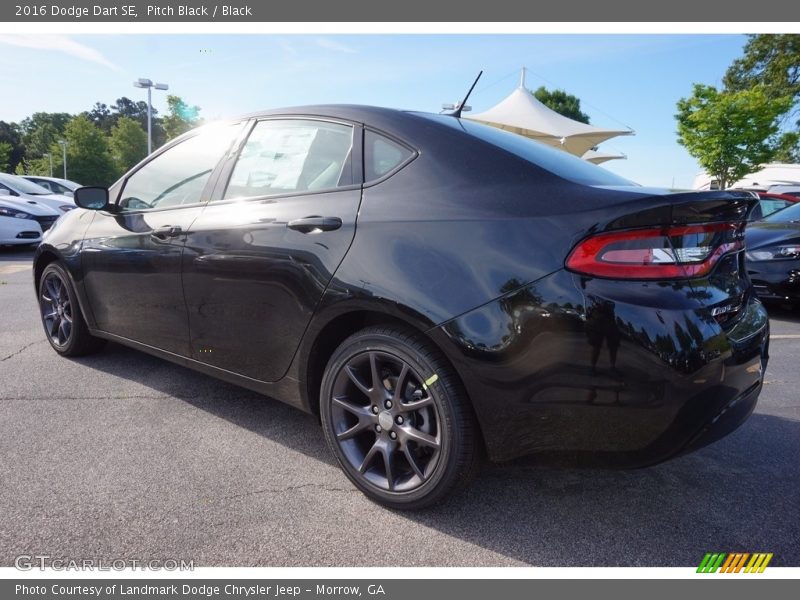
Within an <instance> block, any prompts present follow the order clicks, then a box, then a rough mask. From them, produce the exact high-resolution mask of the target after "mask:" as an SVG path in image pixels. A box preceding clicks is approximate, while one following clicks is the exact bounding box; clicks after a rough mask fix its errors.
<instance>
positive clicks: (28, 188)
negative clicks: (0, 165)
mask: <svg viewBox="0 0 800 600" xmlns="http://www.w3.org/2000/svg"><path fill="white" fill-rule="evenodd" d="M0 183H2V184H4V185H5V186H6V187H8V188H10V189H12V190H14V191H15V192H17V193H19V194H31V195H33V196H41V195H44V194H52V192H51V191H50V190H48V189H46V188H43V187H42V186H40V185H37V184H35V183H33V182H32V181H28V180H27V179H23V178H22V177H15V176H14V175H4V174H0Z"/></svg>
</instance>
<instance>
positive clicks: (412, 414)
mask: <svg viewBox="0 0 800 600" xmlns="http://www.w3.org/2000/svg"><path fill="white" fill-rule="evenodd" d="M375 373H378V375H377V379H378V385H377V386H376V385H375V383H376V382H375V381H374V380H375V378H376V376H375V375H374V374H375ZM379 404H382V405H381V406H378V405H379ZM320 413H321V417H322V425H323V429H324V432H325V438H326V440H327V442H328V446H329V447H330V449H331V451H332V452H333V454H334V456H335V457H336V459H337V460H338V461H339V464H340V466H341V467H342V470H343V471H344V473H345V474H346V475H347V477H348V478H349V479H350V481H352V482H353V483H354V484H355V486H356V487H357V488H358V489H360V490H361V491H362V492H364V494H366V495H367V496H368V497H369V498H371V499H372V500H374V501H375V502H378V503H379V504H382V505H384V506H387V507H390V508H398V509H408V510H413V509H420V508H424V507H427V506H431V505H433V504H435V503H437V502H439V501H441V500H443V499H444V498H445V497H446V496H447V495H448V494H450V493H451V492H453V491H454V490H456V489H457V488H459V487H461V486H463V485H465V484H466V483H467V482H468V481H469V480H470V478H471V477H472V475H473V474H474V472H475V470H476V469H477V467H478V464H479V456H480V453H479V450H480V441H479V434H478V426H477V423H476V420H475V415H474V413H473V410H472V406H471V404H470V402H469V399H468V398H467V395H466V393H465V392H464V389H463V386H462V384H461V382H460V380H459V379H458V377H457V376H456V374H455V373H454V372H453V369H452V367H450V365H449V364H448V363H447V362H446V361H445V360H444V358H443V357H442V356H441V354H440V352H439V351H438V350H437V349H436V348H435V347H434V346H433V345H432V344H431V343H430V342H429V341H428V340H427V339H426V338H424V337H423V336H422V335H421V334H419V333H417V332H415V331H413V330H410V329H406V328H402V327H395V326H376V327H370V328H367V329H364V330H362V331H359V332H358V333H356V334H354V335H352V336H350V337H349V338H347V339H346V340H345V341H344V342H342V344H341V345H340V346H339V347H338V348H337V349H336V351H335V352H334V353H333V356H331V358H330V360H329V361H328V365H327V367H326V369H325V374H324V376H323V378H322V385H321V392H320ZM376 448H377V450H376Z"/></svg>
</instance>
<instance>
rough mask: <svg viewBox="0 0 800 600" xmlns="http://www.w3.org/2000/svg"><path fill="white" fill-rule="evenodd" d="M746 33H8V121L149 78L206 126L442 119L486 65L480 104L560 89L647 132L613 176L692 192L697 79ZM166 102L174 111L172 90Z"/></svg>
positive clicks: (598, 120)
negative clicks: (237, 120)
mask: <svg viewBox="0 0 800 600" xmlns="http://www.w3.org/2000/svg"><path fill="white" fill-rule="evenodd" d="M745 41H746V38H745V37H744V36H739V35H685V36H676V35H587V34H580V35H578V34H576V35H541V34H538V35H407V34H404V35H399V34H398V35H325V36H321V35H287V36H277V35H262V36H254V35H182V34H170V35H134V34H130V35H76V36H61V35H49V36H48V35H25V36H13V35H0V89H2V90H3V93H2V94H0V120H5V121H18V120H20V119H22V118H24V117H25V116H27V115H29V114H31V113H32V112H35V111H66V112H80V111H82V110H87V109H89V108H91V106H92V105H93V104H94V102H95V101H102V102H105V103H107V104H109V105H110V104H112V103H113V102H114V100H115V99H116V98H118V97H120V96H128V97H130V98H133V99H140V98H143V97H144V94H143V90H139V89H135V88H133V87H132V82H133V80H134V79H136V78H138V77H148V78H151V79H153V80H155V81H164V82H167V83H168V84H169V85H170V90H171V93H175V94H178V95H180V96H182V97H183V98H184V99H185V100H186V101H188V102H190V103H192V104H197V105H199V106H201V107H202V113H201V114H202V115H203V116H205V117H206V118H218V117H224V116H229V115H234V114H237V113H243V112H249V111H254V110H259V109H264V108H271V107H279V106H288V105H298V104H314V103H327V102H348V103H359V104H376V105H382V106H392V107H397V108H409V109H418V110H428V111H438V110H439V109H440V107H441V104H442V103H443V102H452V101H455V100H457V99H459V98H460V97H461V96H463V94H464V93H465V92H466V90H467V88H468V87H469V85H470V83H471V82H472V80H473V78H474V77H475V75H476V74H477V72H478V71H479V70H481V69H483V71H484V75H483V77H482V79H481V81H480V82H479V83H478V86H477V87H476V90H475V92H474V93H473V96H472V98H471V99H470V104H471V105H472V106H473V107H474V109H475V111H481V110H484V109H486V108H489V107H490V106H492V105H493V104H495V103H496V102H498V101H499V100H501V99H502V98H504V97H505V96H506V95H507V94H509V93H510V92H511V91H512V90H513V89H514V87H515V86H516V85H517V81H518V78H519V69H520V67H522V66H526V67H527V68H528V70H529V71H528V78H527V82H528V87H531V88H535V87H538V86H539V85H545V86H547V87H559V88H562V89H566V90H567V91H568V92H570V93H573V94H576V95H577V96H578V97H580V98H581V100H582V103H583V104H582V108H583V110H584V112H586V113H588V114H589V116H590V117H591V120H592V123H593V124H596V125H598V126H606V127H613V128H618V127H619V126H620V125H621V124H624V125H627V126H630V127H632V128H633V129H634V130H635V131H636V136H635V137H628V138H616V139H613V140H610V141H609V142H607V143H606V144H604V145H603V146H601V149H603V150H609V151H616V152H623V153H625V154H626V155H627V156H628V159H627V160H624V161H623V160H620V161H612V162H609V163H606V167H607V168H608V169H610V170H612V171H614V172H616V173H619V174H620V175H623V176H624V177H627V178H629V179H632V180H634V181H637V182H639V183H642V184H644V185H656V186H671V185H672V184H673V183H674V184H675V186H677V187H689V186H690V185H691V183H692V180H693V178H694V175H695V173H696V172H697V171H698V170H699V169H698V167H697V164H696V162H695V161H694V160H693V159H692V158H691V157H690V156H689V155H688V154H687V153H686V151H685V150H684V149H683V148H682V147H681V146H679V145H678V143H677V142H676V136H675V120H674V114H675V103H676V102H677V100H678V99H679V98H681V97H682V96H686V95H688V94H689V93H690V92H691V86H692V83H695V82H697V83H707V84H714V85H719V84H720V80H721V78H722V76H723V74H724V72H725V69H726V68H727V66H728V65H729V64H730V63H731V61H732V60H733V59H735V58H736V57H738V56H739V55H740V54H741V51H742V47H743V45H744V43H745ZM154 106H155V107H156V108H157V109H159V110H163V109H164V107H165V102H164V96H163V94H162V93H155V94H154Z"/></svg>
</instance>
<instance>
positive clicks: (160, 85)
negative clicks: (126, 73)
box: [133, 78, 169, 154]
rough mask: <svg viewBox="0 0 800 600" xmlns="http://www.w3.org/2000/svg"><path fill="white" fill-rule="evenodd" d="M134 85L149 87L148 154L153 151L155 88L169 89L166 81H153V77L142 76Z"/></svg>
mask: <svg viewBox="0 0 800 600" xmlns="http://www.w3.org/2000/svg"><path fill="white" fill-rule="evenodd" d="M133 87H137V88H147V154H150V153H151V152H152V151H153V93H152V90H153V88H155V89H157V90H168V89H169V86H168V85H167V84H166V83H153V81H152V80H151V79H144V78H140V79H137V80H136V81H134V82H133Z"/></svg>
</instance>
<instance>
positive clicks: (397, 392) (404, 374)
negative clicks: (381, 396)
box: [392, 364, 409, 402]
mask: <svg viewBox="0 0 800 600" xmlns="http://www.w3.org/2000/svg"><path fill="white" fill-rule="evenodd" d="M408 371H409V369H408V365H407V364H403V367H402V368H401V369H400V374H399V375H398V376H397V383H395V386H394V394H392V399H393V400H394V402H400V401H401V400H402V399H403V390H404V389H405V387H406V381H407V380H408Z"/></svg>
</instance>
